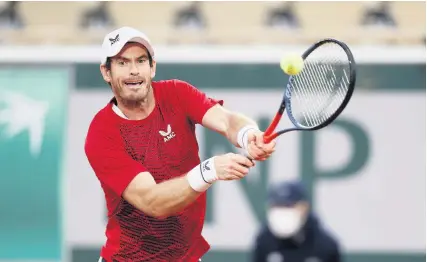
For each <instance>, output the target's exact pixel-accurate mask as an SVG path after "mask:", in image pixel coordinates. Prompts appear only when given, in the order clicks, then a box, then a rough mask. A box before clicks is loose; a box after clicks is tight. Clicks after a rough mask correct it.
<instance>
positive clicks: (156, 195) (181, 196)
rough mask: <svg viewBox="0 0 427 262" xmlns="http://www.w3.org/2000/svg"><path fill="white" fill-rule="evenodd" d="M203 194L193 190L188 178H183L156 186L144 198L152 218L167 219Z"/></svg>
mask: <svg viewBox="0 0 427 262" xmlns="http://www.w3.org/2000/svg"><path fill="white" fill-rule="evenodd" d="M201 194H202V193H201V192H197V191H195V190H194V189H193V188H191V186H190V184H189V183H188V179H187V177H186V176H182V177H179V178H174V179H171V180H167V181H164V182H161V183H159V184H156V185H155V186H153V187H152V188H150V190H149V191H148V192H147V193H146V195H145V196H144V197H145V199H146V200H147V205H148V207H149V210H151V213H152V214H151V215H152V216H155V217H167V216H171V215H174V214H176V213H178V212H180V211H181V210H183V209H184V208H185V207H186V206H188V205H189V204H191V203H192V202H194V201H195V200H196V199H197V198H198V197H199V196H200V195H201Z"/></svg>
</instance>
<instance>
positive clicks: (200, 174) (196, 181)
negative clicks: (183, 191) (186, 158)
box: [187, 157, 218, 192]
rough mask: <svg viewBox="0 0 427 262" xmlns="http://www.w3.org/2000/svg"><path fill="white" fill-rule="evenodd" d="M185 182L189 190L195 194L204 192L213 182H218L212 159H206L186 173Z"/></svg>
mask: <svg viewBox="0 0 427 262" xmlns="http://www.w3.org/2000/svg"><path fill="white" fill-rule="evenodd" d="M187 180H188V183H189V184H190V186H191V188H193V189H194V190H195V191H197V192H204V191H206V190H207V189H208V188H209V187H210V186H211V185H212V183H213V182H215V181H216V180H218V176H217V175H216V169H215V165H214V158H213V157H211V158H209V159H206V160H205V161H203V162H202V163H200V164H199V165H197V166H195V167H194V168H193V169H191V170H190V172H188V173H187Z"/></svg>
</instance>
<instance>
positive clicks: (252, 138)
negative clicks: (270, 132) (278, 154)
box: [247, 130, 276, 161]
mask: <svg viewBox="0 0 427 262" xmlns="http://www.w3.org/2000/svg"><path fill="white" fill-rule="evenodd" d="M275 147H276V140H272V141H270V142H269V143H268V144H267V143H264V132H262V131H259V130H249V131H248V147H247V153H248V154H249V157H251V158H252V159H253V160H257V161H264V160H267V159H268V158H269V157H270V156H271V154H273V152H274V151H275V150H276V148H275Z"/></svg>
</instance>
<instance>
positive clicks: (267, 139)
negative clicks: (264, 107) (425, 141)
mask: <svg viewBox="0 0 427 262" xmlns="http://www.w3.org/2000/svg"><path fill="white" fill-rule="evenodd" d="M282 114H283V113H280V112H278V113H277V114H276V116H275V117H274V119H273V121H272V122H271V124H270V125H269V126H268V128H267V130H265V132H264V143H270V142H271V140H273V139H275V138H276V137H277V133H275V134H272V133H273V132H274V130H275V129H276V127H277V125H278V124H279V121H280V119H281V118H282Z"/></svg>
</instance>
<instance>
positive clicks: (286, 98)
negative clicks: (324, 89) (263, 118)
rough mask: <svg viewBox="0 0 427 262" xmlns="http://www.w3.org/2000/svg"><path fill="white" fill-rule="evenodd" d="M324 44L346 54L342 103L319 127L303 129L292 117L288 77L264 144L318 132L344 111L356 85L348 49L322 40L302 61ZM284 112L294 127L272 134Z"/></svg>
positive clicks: (265, 133) (290, 80)
mask: <svg viewBox="0 0 427 262" xmlns="http://www.w3.org/2000/svg"><path fill="white" fill-rule="evenodd" d="M326 43H335V44H338V45H339V46H340V47H341V48H342V49H343V50H344V52H345V53H346V55H347V58H348V62H349V66H350V79H349V85H348V86H349V87H348V91H347V93H346V95H345V97H344V100H343V102H342V103H341V105H340V106H339V107H338V109H337V110H336V111H335V112H334V113H333V114H332V115H331V116H330V117H329V118H328V119H327V120H326V121H324V122H323V123H321V124H320V125H317V126H314V127H305V126H301V125H299V124H298V122H297V121H296V119H295V118H294V116H293V115H292V108H291V93H290V83H291V82H292V79H293V76H290V77H289V80H288V83H287V85H286V88H285V92H284V94H283V98H282V102H281V103H280V107H279V110H278V111H277V113H276V115H275V116H274V118H273V121H272V122H271V124H270V125H269V126H268V128H267V129H266V131H265V132H264V142H266V143H269V142H270V141H271V140H273V139H275V138H276V137H278V136H280V135H282V134H284V133H287V132H290V131H314V130H319V129H321V128H324V127H326V126H328V125H329V124H331V123H332V122H333V121H334V120H335V119H336V118H337V117H338V116H339V115H340V114H341V113H342V111H343V110H344V108H345V107H346V106H347V104H348V102H349V101H350V99H351V97H352V95H353V91H354V87H355V85H356V62H355V60H354V56H353V54H352V52H351V50H350V48H349V47H348V46H347V45H346V44H345V43H343V42H341V41H339V40H336V39H333V38H325V39H323V40H320V41H318V42H317V43H315V44H313V45H312V46H311V47H310V48H308V49H307V50H306V51H305V52H304V53H303V54H302V59H303V60H305V59H306V58H307V57H308V56H309V55H310V54H311V53H312V52H313V51H314V50H316V48H318V47H319V46H321V45H323V44H326ZM285 110H286V112H287V114H288V117H289V120H290V121H291V122H292V124H293V125H294V126H295V127H292V128H287V129H283V130H280V131H277V132H274V130H275V129H276V128H277V126H278V124H279V122H280V119H281V118H282V116H283V113H284V111H285ZM273 132H274V133H273Z"/></svg>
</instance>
